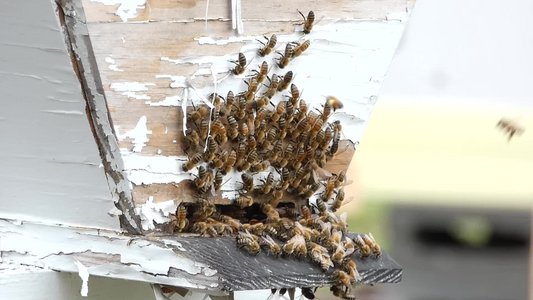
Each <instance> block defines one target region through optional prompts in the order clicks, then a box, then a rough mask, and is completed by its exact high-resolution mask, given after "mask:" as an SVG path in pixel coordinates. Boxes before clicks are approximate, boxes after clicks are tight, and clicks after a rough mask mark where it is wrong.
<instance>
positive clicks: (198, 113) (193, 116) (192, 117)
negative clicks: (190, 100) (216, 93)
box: [188, 105, 209, 124]
mask: <svg viewBox="0 0 533 300" xmlns="http://www.w3.org/2000/svg"><path fill="white" fill-rule="evenodd" d="M193 108H194V106H193ZM207 115H209V107H207V106H206V105H200V106H198V108H194V109H193V111H192V112H191V113H189V116H188V120H189V121H192V122H194V123H195V124H198V122H199V121H201V120H203V119H204V118H205V117H206V116H207Z"/></svg>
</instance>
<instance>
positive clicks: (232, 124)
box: [227, 115, 239, 140]
mask: <svg viewBox="0 0 533 300" xmlns="http://www.w3.org/2000/svg"><path fill="white" fill-rule="evenodd" d="M227 119H228V125H229V127H228V137H229V138H230V139H232V140H234V139H235V138H237V137H238V136H239V123H237V120H235V118H234V117H233V116H231V115H230V116H228V117H227Z"/></svg>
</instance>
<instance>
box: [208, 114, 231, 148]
mask: <svg viewBox="0 0 533 300" xmlns="http://www.w3.org/2000/svg"><path fill="white" fill-rule="evenodd" d="M211 134H212V135H213V137H214V138H215V139H216V141H217V142H218V143H219V144H224V143H226V142H227V140H228V136H227V134H226V127H225V126H224V124H222V121H221V120H220V119H216V120H215V121H214V122H213V124H211Z"/></svg>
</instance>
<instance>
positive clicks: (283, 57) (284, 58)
mask: <svg viewBox="0 0 533 300" xmlns="http://www.w3.org/2000/svg"><path fill="white" fill-rule="evenodd" d="M293 54H294V50H293V47H292V45H291V44H290V43H287V46H285V52H284V54H281V53H280V58H279V60H278V67H279V68H280V69H283V68H285V67H286V66H287V65H289V62H290V61H291V59H292V56H293Z"/></svg>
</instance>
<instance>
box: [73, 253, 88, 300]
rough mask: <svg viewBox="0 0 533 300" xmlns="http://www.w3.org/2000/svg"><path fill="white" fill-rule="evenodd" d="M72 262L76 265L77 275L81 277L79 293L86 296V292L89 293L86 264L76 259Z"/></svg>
mask: <svg viewBox="0 0 533 300" xmlns="http://www.w3.org/2000/svg"><path fill="white" fill-rule="evenodd" d="M74 264H76V267H78V275H79V276H80V278H81V290H80V294H81V296H82V297H87V294H88V293H89V271H87V267H86V266H84V265H83V264H82V263H81V262H79V261H77V260H75V261H74Z"/></svg>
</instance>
